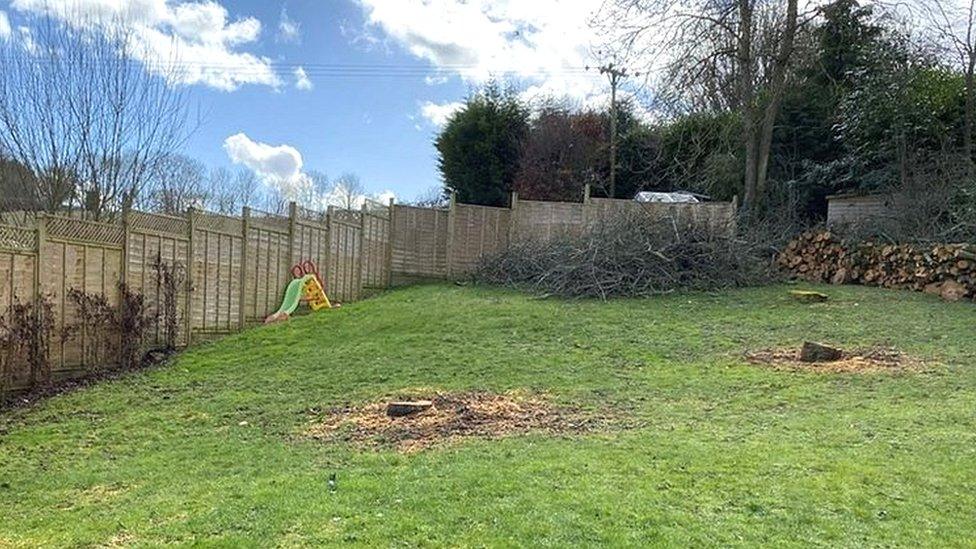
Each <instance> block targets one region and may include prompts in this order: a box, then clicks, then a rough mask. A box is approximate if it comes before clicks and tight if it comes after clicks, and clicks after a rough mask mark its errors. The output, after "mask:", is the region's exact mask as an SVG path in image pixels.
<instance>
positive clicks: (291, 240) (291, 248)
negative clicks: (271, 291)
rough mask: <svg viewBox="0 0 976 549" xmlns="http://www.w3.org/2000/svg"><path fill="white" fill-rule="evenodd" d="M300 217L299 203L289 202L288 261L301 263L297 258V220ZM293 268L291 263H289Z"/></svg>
mask: <svg viewBox="0 0 976 549" xmlns="http://www.w3.org/2000/svg"><path fill="white" fill-rule="evenodd" d="M297 219H298V204H297V203H296V202H295V201H294V200H292V201H291V202H289V203H288V263H291V264H295V263H300V262H301V259H300V258H299V259H297V260H296V259H295V221H296V220H297ZM288 267H289V268H291V265H288Z"/></svg>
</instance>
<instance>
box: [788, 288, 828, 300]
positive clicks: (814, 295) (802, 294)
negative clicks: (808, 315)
mask: <svg viewBox="0 0 976 549" xmlns="http://www.w3.org/2000/svg"><path fill="white" fill-rule="evenodd" d="M790 295H791V296H793V299H795V300H797V301H802V302H803V303H823V302H824V301H827V300H828V299H830V296H828V295H827V294H822V293H820V292H812V291H809V290H790Z"/></svg>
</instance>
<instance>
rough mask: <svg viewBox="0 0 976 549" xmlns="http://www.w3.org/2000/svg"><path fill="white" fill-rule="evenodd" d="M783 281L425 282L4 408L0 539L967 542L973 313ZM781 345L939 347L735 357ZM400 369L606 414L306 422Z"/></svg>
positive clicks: (975, 342)
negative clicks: (402, 444) (634, 295)
mask: <svg viewBox="0 0 976 549" xmlns="http://www.w3.org/2000/svg"><path fill="white" fill-rule="evenodd" d="M788 288H789V287H787V286H776V287H769V288H762V289H748V290H739V291H732V292H726V293H720V294H684V295H672V296H666V297H659V298H654V299H641V300H620V301H612V302H608V303H602V302H596V301H583V302H567V301H559V300H538V299H533V298H531V297H528V296H524V295H520V294H516V293H511V292H507V291H501V290H493V289H485V288H460V287H454V286H427V287H416V288H411V289H405V290H399V291H394V292H390V293H388V294H385V295H383V296H380V297H377V298H375V299H372V300H368V301H364V302H361V303H357V304H352V305H349V306H347V307H344V308H342V309H340V310H337V311H329V312H326V313H320V314H315V315H309V316H304V317H301V318H297V319H294V320H293V321H291V322H289V323H286V324H282V325H277V326H272V327H264V328H257V329H254V330H250V331H248V332H246V333H242V334H239V335H236V336H232V337H228V338H226V339H223V340H221V341H218V342H215V343H213V344H210V345H206V346H201V347H198V348H195V349H193V350H191V351H189V352H187V353H185V354H184V355H183V356H181V357H180V358H179V359H177V360H176V361H175V362H174V363H173V364H170V365H168V366H165V367H161V368H157V369H154V370H152V371H147V372H141V373H137V374H133V375H129V376H126V377H124V378H122V379H118V380H115V381H109V382H105V383H102V384H99V385H97V386H94V387H91V388H88V389H85V390H81V391H78V392H75V393H72V394H68V395H63V396H60V397H56V398H52V399H50V400H48V401H45V402H42V403H40V404H38V405H37V406H35V407H33V408H31V409H23V410H14V411H9V412H6V413H0V546H7V545H10V546H21V545H22V546H31V547H33V546H50V545H59V546H61V545H70V546H87V545H98V544H117V545H157V544H163V543H178V544H203V545H217V546H234V547H237V546H255V547H258V546H259V547H267V546H275V545H278V546H303V545H331V544H353V545H363V546H399V545H406V546H417V545H422V546H441V545H450V546H457V545H461V546H481V545H487V546H511V545H558V546H572V545H576V546H578V545H589V546H592V545H632V546H646V545H661V546H665V545H667V546H717V545H721V546H729V545H731V546H740V545H741V546H755V545H766V546H774V547H782V546H792V545H795V546H805V545H820V546H831V547H837V546H850V547H864V546H887V547H891V546H922V547H929V546H958V547H972V546H973V545H974V544H976V307H974V306H973V305H972V304H945V303H942V302H939V301H938V300H936V299H934V298H932V297H929V296H925V295H921V294H911V293H904V292H894V291H883V290H876V289H868V288H858V287H845V288H835V287H829V288H818V289H820V290H822V291H825V292H827V293H829V294H830V295H831V297H832V299H831V300H830V301H829V302H828V303H826V304H818V305H803V304H800V303H796V302H794V301H792V300H790V298H789V297H788V296H787V289H788ZM804 339H816V340H822V341H825V342H832V343H837V344H840V345H846V346H850V347H863V346H871V345H876V344H888V345H894V346H896V347H897V348H899V349H900V350H902V351H905V352H908V353H912V354H914V355H916V356H919V357H921V358H923V359H926V360H929V361H932V362H935V363H938V365H937V366H933V367H932V368H930V369H928V370H927V371H924V372H921V373H901V374H892V373H878V374H817V373H806V372H787V371H775V370H770V369H765V368H760V367H756V366H750V365H747V364H746V363H745V362H744V361H743V359H742V353H743V351H745V350H749V349H757V348H764V347H775V346H785V345H796V344H799V343H800V342H802V341H803V340H804ZM411 387H433V388H438V389H442V390H468V389H484V390H494V391H506V390H512V389H528V390H531V391H540V392H547V393H548V394H549V395H551V398H553V399H555V400H556V401H557V402H564V403H569V402H575V403H577V404H580V405H582V406H583V407H586V408H591V409H609V410H612V411H613V413H614V414H615V415H616V416H617V417H618V418H620V419H621V420H622V421H621V423H622V425H621V426H620V427H619V428H618V427H613V428H610V429H606V430H602V431H600V432H595V433H591V434H586V435H574V436H545V435H541V434H530V435H522V436H515V437H509V438H505V439H501V440H493V441H487V440H474V441H469V442H462V443H458V444H452V445H449V446H442V447H437V448H434V449H432V450H427V451H424V452H420V453H416V454H410V455H404V454H401V453H397V452H395V451H392V450H389V451H384V450H380V451H377V450H366V451H363V450H359V449H357V448H355V447H353V446H351V445H348V444H344V443H325V442H321V441H314V440H309V439H306V438H304V437H303V436H302V435H301V433H302V432H303V430H304V429H306V428H307V427H308V426H309V425H310V424H311V422H314V421H315V420H316V419H317V418H318V419H320V418H321V416H316V415H315V414H314V413H312V412H310V411H309V410H310V409H327V408H330V407H333V406H336V405H340V404H343V403H347V402H348V403H360V402H366V401H372V400H375V399H377V398H378V397H380V396H381V395H387V394H390V393H395V392H397V391H398V390H401V389H404V388H411ZM244 422H246V423H244ZM332 473H336V475H337V479H338V483H337V486H336V490H335V491H334V492H333V491H330V489H329V486H328V479H329V476H330V475H331V474H332Z"/></svg>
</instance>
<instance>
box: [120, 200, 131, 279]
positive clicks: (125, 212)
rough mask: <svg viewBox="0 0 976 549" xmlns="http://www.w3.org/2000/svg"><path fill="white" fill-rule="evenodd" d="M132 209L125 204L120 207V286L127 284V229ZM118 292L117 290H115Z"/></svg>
mask: <svg viewBox="0 0 976 549" xmlns="http://www.w3.org/2000/svg"><path fill="white" fill-rule="evenodd" d="M131 216H132V208H131V207H130V206H129V205H128V204H126V205H125V206H123V207H122V269H121V270H120V272H119V277H120V278H121V280H120V281H119V282H121V283H122V284H128V283H129V227H130V225H131V223H130V217H131ZM116 289H117V290H118V288H116Z"/></svg>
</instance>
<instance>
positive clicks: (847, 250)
mask: <svg viewBox="0 0 976 549" xmlns="http://www.w3.org/2000/svg"><path fill="white" fill-rule="evenodd" d="M777 262H778V264H779V266H780V267H782V268H783V269H785V270H786V271H787V273H789V274H790V275H791V276H793V277H794V278H798V279H801V280H807V281H810V282H830V283H832V284H865V285H871V286H882V287H885V288H899V289H910V290H916V291H925V292H928V293H933V294H938V295H941V296H942V297H943V298H945V299H946V300H949V301H958V300H961V299H965V298H976V246H972V245H966V244H934V245H932V244H929V245H921V244H885V243H877V242H860V243H851V242H847V241H845V240H844V239H843V238H841V237H840V236H839V235H837V234H836V233H833V232H831V231H829V230H823V229H821V230H813V231H807V232H805V233H802V234H800V235H799V236H797V237H796V238H794V239H793V240H792V241H790V243H789V244H788V245H787V246H786V248H785V249H784V250H783V251H782V252H781V253H780V255H779V257H778V259H777Z"/></svg>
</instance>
